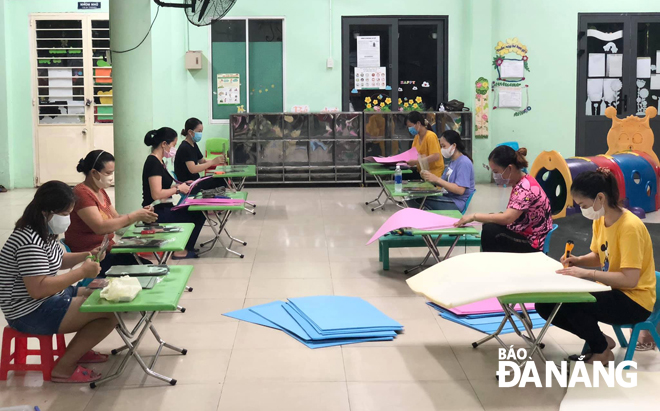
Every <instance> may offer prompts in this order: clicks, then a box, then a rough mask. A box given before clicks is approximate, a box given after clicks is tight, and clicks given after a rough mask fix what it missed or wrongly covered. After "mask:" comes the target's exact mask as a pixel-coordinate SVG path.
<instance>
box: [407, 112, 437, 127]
mask: <svg viewBox="0 0 660 411" xmlns="http://www.w3.org/2000/svg"><path fill="white" fill-rule="evenodd" d="M406 120H407V121H410V122H411V123H413V124H417V123H420V124H421V125H423V126H424V127H426V128H427V129H429V130H431V129H432V125H431V123H429V121H428V120H427V119H426V117H424V115H423V114H422V113H420V112H419V111H411V112H410V113H408V116H407V117H406Z"/></svg>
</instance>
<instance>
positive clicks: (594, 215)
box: [582, 197, 605, 220]
mask: <svg viewBox="0 0 660 411" xmlns="http://www.w3.org/2000/svg"><path fill="white" fill-rule="evenodd" d="M596 198H598V197H596ZM594 205H596V200H594ZM582 215H583V216H585V217H586V218H588V219H589V220H598V219H599V218H601V217H602V216H604V215H605V207H604V206H603V205H602V204H601V205H600V210H598V211H596V210H594V206H593V205H592V206H591V207H589V208H583V209H582Z"/></svg>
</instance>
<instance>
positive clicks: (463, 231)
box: [405, 210, 479, 274]
mask: <svg viewBox="0 0 660 411" xmlns="http://www.w3.org/2000/svg"><path fill="white" fill-rule="evenodd" d="M430 212H431V213H433V214H439V215H443V216H446V217H452V218H461V217H463V215H462V214H461V212H460V211H458V210H432V211H430ZM410 234H412V235H414V236H415V235H420V236H422V238H423V239H424V242H425V243H426V246H427V247H428V248H429V252H428V253H427V254H426V257H424V260H422V262H421V263H420V264H419V265H417V266H415V267H413V268H409V269H407V270H405V273H406V274H409V273H411V272H412V271H414V270H416V269H419V268H422V267H423V266H424V264H426V262H427V261H428V259H429V257H431V256H433V258H434V259H435V261H436V262H438V263H439V262H440V261H443V260H446V259H447V258H449V256H451V253H452V252H453V251H454V248H455V247H456V244H457V243H458V240H459V239H460V238H461V236H465V235H478V234H479V230H477V229H476V228H474V227H472V226H468V227H452V228H443V229H441V230H433V231H424V230H416V229H413V230H412V231H411V233H410ZM443 235H450V236H455V238H454V242H453V243H452V244H451V246H450V247H449V250H447V253H445V256H444V257H442V258H441V257H440V251H439V250H438V243H439V242H440V238H441V237H442V236H443ZM434 236H436V238H435V240H434V239H433V237H434Z"/></svg>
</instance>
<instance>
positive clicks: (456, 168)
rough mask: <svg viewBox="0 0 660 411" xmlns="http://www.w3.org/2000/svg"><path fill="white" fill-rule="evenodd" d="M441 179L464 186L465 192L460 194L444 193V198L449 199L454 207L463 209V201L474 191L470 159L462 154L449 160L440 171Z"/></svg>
mask: <svg viewBox="0 0 660 411" xmlns="http://www.w3.org/2000/svg"><path fill="white" fill-rule="evenodd" d="M442 179H443V180H445V181H448V182H450V183H454V184H456V185H458V186H460V187H465V192H464V193H463V194H461V195H458V194H454V193H451V192H448V193H447V194H445V195H444V197H445V198H449V199H451V200H452V201H453V202H454V204H455V205H456V208H458V209H459V210H463V209H464V208H465V202H466V201H467V199H468V198H469V197H470V194H472V193H473V192H474V167H473V166H472V161H470V159H469V158H467V156H465V155H462V156H460V157H458V158H457V159H456V160H454V161H452V162H450V163H449V164H447V166H446V167H445V171H444V173H442Z"/></svg>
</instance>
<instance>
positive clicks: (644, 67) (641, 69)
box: [637, 57, 651, 78]
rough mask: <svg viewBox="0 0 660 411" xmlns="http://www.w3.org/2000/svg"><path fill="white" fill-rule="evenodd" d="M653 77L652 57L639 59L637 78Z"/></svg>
mask: <svg viewBox="0 0 660 411" xmlns="http://www.w3.org/2000/svg"><path fill="white" fill-rule="evenodd" d="M650 77H651V57H637V78H650Z"/></svg>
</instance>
